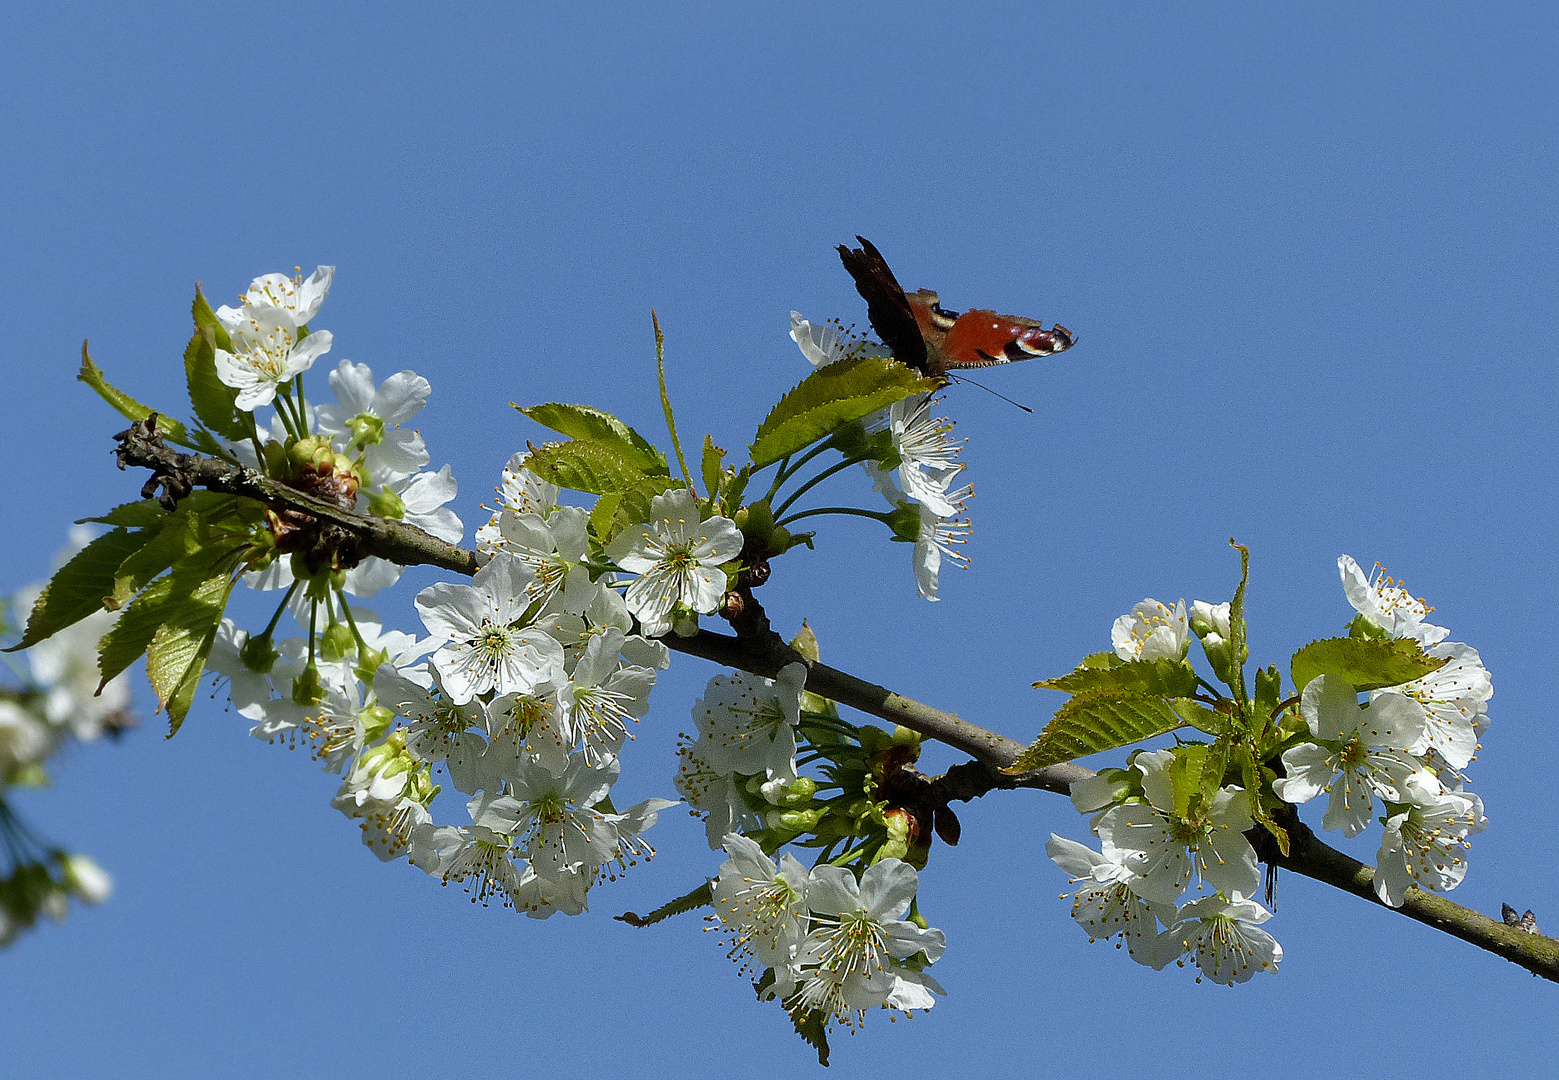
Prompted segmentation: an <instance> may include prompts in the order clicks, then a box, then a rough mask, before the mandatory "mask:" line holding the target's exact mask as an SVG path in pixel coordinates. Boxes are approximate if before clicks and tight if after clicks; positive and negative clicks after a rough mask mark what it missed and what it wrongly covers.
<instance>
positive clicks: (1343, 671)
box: [1289, 638, 1446, 693]
mask: <svg viewBox="0 0 1559 1080" xmlns="http://www.w3.org/2000/svg"><path fill="white" fill-rule="evenodd" d="M1445 663H1446V661H1445V660H1444V659H1439V660H1437V659H1435V658H1433V657H1429V656H1425V655H1424V650H1423V649H1422V648H1420V647H1419V644H1418V642H1416V641H1412V640H1409V639H1406V638H1387V639H1378V638H1377V639H1371V638H1324V639H1323V640H1321V641H1312V642H1311V643H1310V644H1308V645H1305V646H1303V647H1302V648H1301V649H1300V650H1299V651H1298V652H1296V653H1295V654H1294V656H1293V659H1292V660H1291V661H1290V662H1289V673H1290V675H1291V677H1292V678H1293V680H1294V686H1295V687H1296V688H1297V689H1298V691H1299V692H1300V693H1304V689H1305V687H1306V686H1307V685H1309V683H1310V680H1311V679H1314V678H1315V677H1316V676H1317V675H1336V676H1337V677H1338V678H1340V679H1343V680H1346V681H1347V682H1350V683H1352V684H1353V686H1354V689H1356V690H1360V691H1364V690H1379V689H1380V688H1381V687H1385V686H1400V685H1402V684H1403V683H1406V682H1412V681H1413V680H1414V679H1422V678H1423V677H1424V676H1425V675H1428V674H1429V673H1430V672H1433V671H1439V670H1440V669H1441V668H1442V667H1444V666H1445Z"/></svg>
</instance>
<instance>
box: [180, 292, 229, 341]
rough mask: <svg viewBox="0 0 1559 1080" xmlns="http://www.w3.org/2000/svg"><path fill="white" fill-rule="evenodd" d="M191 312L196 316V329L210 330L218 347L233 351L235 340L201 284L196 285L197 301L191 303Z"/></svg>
mask: <svg viewBox="0 0 1559 1080" xmlns="http://www.w3.org/2000/svg"><path fill="white" fill-rule="evenodd" d="M190 314H191V315H193V316H194V317H195V329H196V331H200V330H210V331H211V333H212V335H213V340H214V341H215V343H216V347H217V348H219V349H221V350H223V351H224V352H232V351H233V340H232V338H230V337H229V336H228V333H227V327H225V326H223V325H222V321H221V320H220V319H218V318H217V313H216V312H214V311H212V310H211V302H210V301H209V300H207V299H206V294H205V293H203V292H201V291H200V284H199V283H198V282H197V283H196V285H195V302H194V303H193V304H191V305H190Z"/></svg>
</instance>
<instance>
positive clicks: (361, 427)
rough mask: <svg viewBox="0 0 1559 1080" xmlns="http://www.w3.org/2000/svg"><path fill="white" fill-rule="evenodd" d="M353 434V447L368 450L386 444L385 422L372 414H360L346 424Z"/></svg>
mask: <svg viewBox="0 0 1559 1080" xmlns="http://www.w3.org/2000/svg"><path fill="white" fill-rule="evenodd" d="M346 429H347V430H348V431H350V432H351V433H352V445H353V446H358V447H362V448H363V449H365V450H366V449H367V448H368V447H370V446H374V445H376V444H378V443H382V442H384V421H383V420H381V419H380V418H379V417H377V416H374V415H373V414H371V413H358V414H357V415H356V416H354V417H352V419H350V420H348V421H347V422H346Z"/></svg>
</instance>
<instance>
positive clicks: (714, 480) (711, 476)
mask: <svg viewBox="0 0 1559 1080" xmlns="http://www.w3.org/2000/svg"><path fill="white" fill-rule="evenodd" d="M724 460H725V451H724V450H722V449H720V448H719V447H718V446H716V445H715V441H714V439H713V438H712V437H711V436H709V435H705V436H704V460H703V462H702V468H701V469H700V470H699V471H700V472H701V473H702V474H703V477H704V491H705V492H706V493H707V494H708V496H709V502H710V504H711V505H713V504H714V502H715V501H716V500H717V499H718V498H719V496H720V475H721V473H720V463H721V462H722V461H724Z"/></svg>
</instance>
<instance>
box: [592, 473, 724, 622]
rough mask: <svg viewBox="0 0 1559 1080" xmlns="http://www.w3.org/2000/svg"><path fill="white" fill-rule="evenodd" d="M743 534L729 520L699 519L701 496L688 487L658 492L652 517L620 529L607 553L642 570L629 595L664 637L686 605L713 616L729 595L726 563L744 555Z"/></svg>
mask: <svg viewBox="0 0 1559 1080" xmlns="http://www.w3.org/2000/svg"><path fill="white" fill-rule="evenodd" d="M742 543H743V541H742V534H741V531H740V530H739V529H737V527H736V523H735V522H733V521H731V520H730V519H729V518H723V517H712V518H710V519H709V520H708V521H701V520H700V519H699V510H698V500H697V499H695V498H694V497H693V493H692V492H691V491H689V490H687V489H686V488H677V489H676V490H674V491H669V492H667V493H666V494H664V495H657V496H655V498H654V500H653V501H652V502H651V504H650V520H649V522H648V523H647V524H644V525H636V526H633V527H632V528H629V529H627V530H625V531H624V532H622V533H620V534H619V535H618V536H617V537H616V538H614V539H613V540H612V542H611V543H610V544H608V545H607V548H606V553H607V555H608V557H610V558H611V560H612V561H613V562H615V563H616V564H617V565H618V566H619V567H621V568H622V569H623V570H625V571H627V572H628V573H630V574H638V575H639V576H638V577H637V578H635V579H634V580H633V581H632V582H631V583H630V584H629V585H628V590H627V593H626V594H625V595H624V599H625V600H626V601H627V603H628V610H629V611H631V612H633V614H634V615H635V616H636V617H637V618H638V620H639V622H640V623H641V624H642V625H643V627H644V633H645V634H646V635H648V636H650V637H660V636H661V635H663V634H665V633H667V632H668V631H669V630H671V629H672V625H673V622H674V621H675V620H674V619H673V611H674V609H676V608H679V607H682V608H687V609H690V610H692V611H694V612H697V613H698V614H702V615H708V614H712V613H713V612H714V611H716V610H717V609H718V608H719V607H720V603H721V599H722V598H723V597H724V595H725V588H726V574H725V571H724V570H722V569H720V567H721V565H722V564H724V563H727V562H730V561H731V560H732V559H734V558H736V556H737V555H739V554H740V553H741V550H742Z"/></svg>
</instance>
